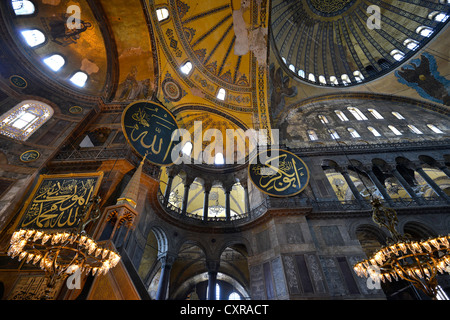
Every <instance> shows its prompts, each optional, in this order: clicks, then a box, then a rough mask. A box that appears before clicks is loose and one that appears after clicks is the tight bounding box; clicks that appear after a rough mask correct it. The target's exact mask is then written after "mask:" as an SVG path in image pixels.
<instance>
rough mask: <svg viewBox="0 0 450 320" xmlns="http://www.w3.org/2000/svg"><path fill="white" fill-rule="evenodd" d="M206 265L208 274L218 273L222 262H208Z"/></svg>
mask: <svg viewBox="0 0 450 320" xmlns="http://www.w3.org/2000/svg"><path fill="white" fill-rule="evenodd" d="M205 265H206V269H207V270H208V272H218V271H219V266H220V260H206V262H205Z"/></svg>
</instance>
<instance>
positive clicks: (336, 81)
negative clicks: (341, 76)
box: [330, 76, 339, 86]
mask: <svg viewBox="0 0 450 320" xmlns="http://www.w3.org/2000/svg"><path fill="white" fill-rule="evenodd" d="M330 83H331V84H332V85H333V86H337V85H338V84H339V82H338V79H337V78H336V77H335V76H331V77H330Z"/></svg>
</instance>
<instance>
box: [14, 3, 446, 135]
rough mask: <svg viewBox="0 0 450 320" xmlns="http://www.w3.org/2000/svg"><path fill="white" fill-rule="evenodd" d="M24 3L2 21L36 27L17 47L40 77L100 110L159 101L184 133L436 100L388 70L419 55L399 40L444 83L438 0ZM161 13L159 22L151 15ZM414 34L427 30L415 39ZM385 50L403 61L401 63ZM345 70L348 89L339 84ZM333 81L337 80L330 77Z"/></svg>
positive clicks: (259, 125) (266, 126)
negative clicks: (355, 103) (346, 100)
mask: <svg viewBox="0 0 450 320" xmlns="http://www.w3.org/2000/svg"><path fill="white" fill-rule="evenodd" d="M34 2H35V5H36V12H35V13H34V14H32V15H29V16H14V15H13V13H11V17H12V18H13V26H12V27H13V28H14V29H15V30H16V31H15V32H16V33H17V32H18V31H20V30H26V29H30V28H36V29H38V30H41V31H42V32H43V33H44V34H45V35H46V37H47V41H46V42H45V43H44V44H43V45H40V46H37V47H36V48H31V49H30V48H26V51H27V53H28V54H29V55H30V57H31V58H32V59H35V60H38V64H40V65H41V66H42V68H41V69H42V70H44V71H46V74H47V76H48V77H50V78H51V79H53V80H55V81H57V82H58V83H59V84H61V85H67V86H68V87H70V88H71V89H74V90H77V91H79V92H80V93H83V94H88V95H93V96H102V97H103V98H104V99H105V101H106V103H107V104H108V103H110V104H114V103H115V104H117V103H119V104H120V105H126V104H128V103H131V102H133V101H136V100H142V99H154V100H155V99H156V100H159V101H160V102H161V103H163V104H164V105H166V106H167V107H168V108H169V109H170V110H171V111H172V112H173V113H174V114H175V116H176V117H177V119H178V121H179V122H180V127H186V128H187V129H189V130H190V131H193V127H192V125H193V123H194V121H195V119H200V118H202V119H206V118H208V119H209V122H210V123H213V124H214V125H215V126H217V127H218V128H217V129H219V130H222V129H223V130H225V129H226V128H230V129H231V128H241V129H244V130H245V129H246V128H254V129H270V128H271V127H272V126H273V125H275V126H276V125H277V121H278V120H279V117H280V116H281V117H282V115H283V112H279V111H280V110H281V109H283V108H285V107H286V108H289V106H290V105H292V104H295V105H296V106H298V105H299V104H301V101H306V100H307V99H310V98H314V97H317V96H321V95H328V94H343V93H348V92H367V93H374V92H376V93H379V94H388V95H399V96H406V97H411V98H414V99H419V100H423V101H426V102H430V100H432V99H433V98H435V99H434V100H432V101H433V102H435V103H438V104H445V102H442V101H441V100H442V99H441V100H439V99H440V97H437V98H436V97H433V95H432V94H431V95H430V94H429V92H427V90H425V89H424V90H425V93H424V92H423V90H422V91H421V90H419V89H420V88H419V89H418V88H417V85H414V83H408V81H406V80H405V79H403V80H402V79H400V77H399V76H398V74H397V73H396V72H394V71H395V70H397V71H399V70H401V69H400V68H406V69H414V67H413V66H409V67H408V66H407V64H408V63H409V62H410V61H411V60H409V58H420V55H419V54H417V52H418V51H419V50H418V48H414V49H411V48H407V47H406V45H405V43H404V41H405V40H407V39H411V40H414V41H417V42H418V44H419V46H422V47H424V48H425V50H426V51H427V52H428V53H430V54H431V55H432V59H433V61H431V63H432V67H434V68H435V70H434V73H432V75H433V76H435V77H438V76H440V77H442V78H441V79H440V80H439V79H438V80H439V81H440V82H441V84H442V85H443V87H444V89H442V90H444V91H445V87H446V86H447V87H448V84H446V83H447V82H448V80H446V77H447V76H448V74H449V69H450V68H449V65H448V61H449V57H448V42H449V41H450V40H447V39H448V38H449V37H445V36H442V37H440V41H438V42H436V41H434V39H435V37H434V36H435V35H437V34H438V33H440V34H443V33H447V31H446V27H447V25H448V23H447V22H448V21H447V22H443V21H437V20H436V19H435V16H436V15H433V14H434V13H436V12H438V13H439V12H443V13H445V14H448V13H449V5H448V4H447V3H445V1H441V0H435V1H424V2H420V4H419V3H417V2H416V1H409V0H404V1H400V0H392V1H366V0H343V1H315V0H307V1H279V0H273V1H269V0H258V1H247V0H231V1H230V0H208V1H199V0H196V1H190V0H127V1H122V0H99V1H94V0H43V1H34ZM372 4H375V5H377V6H378V7H379V8H380V10H381V12H380V14H381V16H380V19H381V23H382V28H381V29H376V28H375V29H373V30H371V29H370V28H369V27H368V22H367V21H368V19H369V18H371V17H372V16H371V13H370V12H369V11H368V10H367V8H368V7H369V6H370V5H372ZM71 5H75V6H78V7H80V8H81V20H82V23H83V27H85V28H83V29H82V30H79V32H72V33H71V32H70V30H67V29H66V28H65V26H64V21H65V20H66V19H67V18H68V17H70V12H69V13H68V11H67V8H68V7H69V6H71ZM160 10H166V12H167V16H165V17H163V18H161V17H158V11H160ZM418 26H425V27H429V28H431V29H432V30H433V34H432V35H431V36H429V37H427V36H423V35H420V34H419V33H417V32H416V31H417V27H418ZM25 47H26V46H25ZM393 50H399V51H400V52H401V53H402V54H403V55H404V56H403V57H402V58H401V59H400V61H397V60H396V59H395V58H394V56H393V55H392V51H393ZM53 53H59V54H61V55H62V56H63V57H64V58H65V60H66V65H65V66H64V68H63V69H61V70H60V71H58V72H52V71H51V70H48V69H46V67H45V66H44V65H43V64H42V59H43V58H44V57H46V56H49V55H51V54H53ZM187 63H188V64H187ZM187 65H188V66H189V68H187V69H186V68H185V67H186V66H187ZM76 70H82V71H83V72H86V73H87V74H88V75H89V79H88V83H87V85H86V86H85V87H83V88H74V87H73V86H70V83H68V81H67V79H68V78H69V77H70V76H71V75H72V74H73V73H74V72H75V71H76ZM186 70H188V71H186ZM300 71H302V72H304V75H302V74H301V73H300ZM355 71H358V72H360V73H361V76H362V79H358V78H356V77H355V73H354V72H355ZM310 73H311V74H312V75H314V81H311V79H310V78H309V74H310ZM343 74H346V75H348V76H349V81H350V82H349V83H344V82H343V81H342V78H341V76H342V75H343ZM321 76H323V79H325V82H321V81H320V79H319V78H320V77H321ZM332 76H335V77H336V78H337V83H332V82H331V81H330V77H332ZM323 79H322V80H323ZM436 79H437V78H436ZM439 81H438V82H439ZM446 81H447V82H446ZM431 91H433V89H431ZM278 109H280V110H278ZM199 117H200V118H199ZM203 129H204V130H206V127H205V128H203ZM224 135H225V133H224Z"/></svg>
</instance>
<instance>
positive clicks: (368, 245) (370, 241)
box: [354, 224, 386, 257]
mask: <svg viewBox="0 0 450 320" xmlns="http://www.w3.org/2000/svg"><path fill="white" fill-rule="evenodd" d="M354 236H355V238H356V239H357V240H358V241H359V242H360V244H361V247H362V249H363V251H364V253H365V254H366V255H367V256H368V257H369V256H370V255H371V254H372V253H373V252H375V251H376V250H378V249H380V248H381V246H383V245H385V244H386V234H385V233H384V231H383V230H381V229H380V228H379V227H377V226H375V225H373V224H361V225H358V226H357V227H356V228H355V231H354Z"/></svg>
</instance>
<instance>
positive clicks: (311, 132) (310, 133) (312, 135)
mask: <svg viewBox="0 0 450 320" xmlns="http://www.w3.org/2000/svg"><path fill="white" fill-rule="evenodd" d="M427 127H428V128H429V129H430V130H431V131H432V132H434V133H443V131H442V130H440V129H439V128H438V127H436V126H435V125H433V124H427ZM388 128H389V129H390V130H391V131H392V132H393V133H394V134H395V135H396V136H401V135H402V133H401V132H400V130H398V129H397V128H396V127H395V126H393V125H388ZM408 128H409V130H410V131H411V132H412V133H415V134H423V132H422V131H421V130H419V129H418V128H417V127H416V126H414V125H412V124H409V125H408ZM367 129H368V130H369V131H370V132H371V133H372V134H373V135H374V136H375V137H381V133H380V132H379V131H378V130H377V129H375V128H374V127H371V126H369V127H367ZM347 131H348V132H349V133H350V136H351V137H352V138H361V135H360V134H359V133H358V131H356V130H355V129H354V128H347ZM327 132H328V133H329V134H330V136H331V138H332V139H333V140H338V139H340V138H341V137H340V135H339V134H338V133H337V132H336V130H334V129H327ZM307 134H308V137H309V140H311V141H316V140H319V137H318V135H317V133H316V131H315V130H312V129H311V130H308V131H307Z"/></svg>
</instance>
